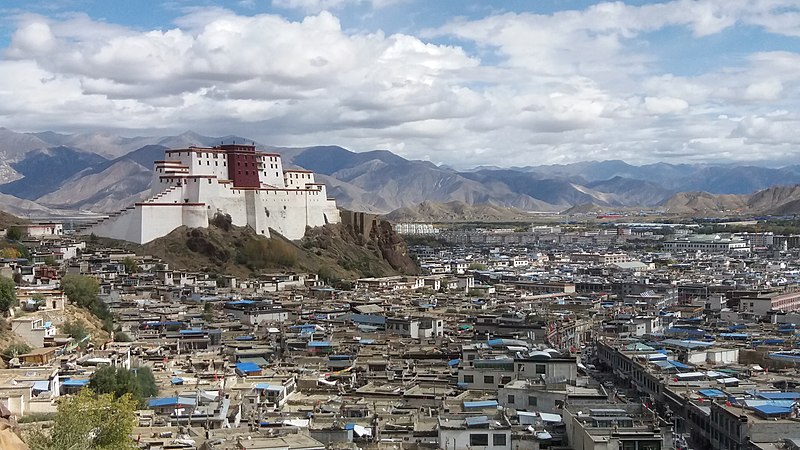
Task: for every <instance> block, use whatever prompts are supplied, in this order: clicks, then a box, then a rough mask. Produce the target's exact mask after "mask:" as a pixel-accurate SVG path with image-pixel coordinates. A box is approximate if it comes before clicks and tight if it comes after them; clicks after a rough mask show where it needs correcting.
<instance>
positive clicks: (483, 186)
mask: <svg viewBox="0 0 800 450" xmlns="http://www.w3.org/2000/svg"><path fill="white" fill-rule="evenodd" d="M237 140H238V141H240V142H245V141H248V142H249V139H246V138H244V137H238V136H223V137H209V136H202V135H199V134H197V133H193V132H187V133H183V134H181V135H177V136H161V137H134V138H127V137H121V136H116V135H111V134H101V133H94V134H92V133H89V134H75V135H65V134H59V133H53V132H43V133H18V132H15V131H12V130H8V129H0V183H2V185H0V205H2V208H3V209H5V210H6V211H9V212H12V213H15V214H20V215H22V216H26V215H48V214H58V213H64V212H65V211H73V212H74V211H91V212H111V211H115V210H118V209H120V208H123V207H125V206H126V205H128V204H130V203H132V202H134V201H137V200H139V199H141V198H143V197H144V196H146V194H147V192H148V191H149V184H150V180H151V177H152V163H153V161H154V160H156V159H160V158H162V157H163V152H164V150H165V149H167V148H174V147H181V146H189V145H199V146H211V145H215V144H219V143H220V142H223V141H224V142H232V141H237ZM260 147H261V148H262V149H264V150H270V151H276V152H279V153H281V154H282V155H283V160H284V165H285V166H286V167H297V168H304V169H308V170H312V171H314V172H316V173H317V174H318V179H319V181H320V182H324V183H326V184H327V185H328V192H329V194H330V195H332V196H333V197H336V199H337V201H338V203H339V205H340V206H342V207H345V208H348V209H352V210H359V211H368V212H375V213H384V214H385V213H389V212H391V211H395V210H398V209H401V208H403V209H402V210H400V211H399V212H396V213H395V214H394V217H397V218H400V217H407V218H411V217H419V218H420V220H425V219H424V218H425V217H428V219H427V220H431V219H432V217H433V216H436V215H437V214H438V215H443V216H445V217H447V216H448V215H450V216H453V217H455V216H459V215H460V216H469V215H470V214H473V215H478V216H480V215H484V216H486V217H488V218H491V217H495V218H497V220H501V219H500V218H501V217H502V218H508V217H514V216H519V215H520V214H523V215H524V213H525V212H526V211H549V212H562V211H567V210H569V211H570V212H575V213H579V212H584V213H595V212H600V211H613V210H616V209H620V210H623V209H630V208H645V209H649V210H657V211H661V212H666V213H674V214H681V215H684V214H685V215H689V214H736V213H741V214H748V213H765V214H766V213H769V214H794V213H797V212H798V211H800V188H798V187H797V186H795V185H797V184H800V166H787V167H782V168H766V167H756V166H749V165H726V164H720V165H704V164H667V163H657V164H649V165H643V166H634V165H631V164H627V163H625V162H623V161H588V162H580V163H574V164H565V165H541V166H526V167H512V168H497V167H481V168H476V169H472V170H462V171H458V170H454V169H451V168H449V167H446V166H437V165H435V164H433V163H430V162H427V161H417V160H407V159H404V158H402V157H400V156H398V155H395V154H393V153H391V152H389V151H385V150H375V151H369V152H361V153H355V152H351V151H349V150H346V149H344V148H341V147H336V146H318V147H306V148H277V147H268V146H264V145H260ZM775 186H780V187H775ZM423 202H426V203H425V205H426V206H424V207H422V208H421V207H420V204H422V203H423ZM447 203H449V206H446V207H444V209H442V207H441V206H436V205H439V204H447ZM461 205H464V206H461ZM469 205H488V206H490V207H492V208H499V209H496V210H492V209H491V208H488V209H487V208H482V209H480V211H479V210H469V209H468V207H469ZM505 208H513V209H511V210H505ZM448 211H449V212H448ZM452 211H455V212H452ZM390 217H392V216H390Z"/></svg>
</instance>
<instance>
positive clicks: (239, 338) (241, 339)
mask: <svg viewBox="0 0 800 450" xmlns="http://www.w3.org/2000/svg"><path fill="white" fill-rule="evenodd" d="M253 339H255V338H254V337H253V336H236V337H235V338H233V340H235V341H252V340H253Z"/></svg>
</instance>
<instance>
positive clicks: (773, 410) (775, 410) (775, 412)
mask: <svg viewBox="0 0 800 450" xmlns="http://www.w3.org/2000/svg"><path fill="white" fill-rule="evenodd" d="M753 409H754V410H756V411H758V412H760V413H761V414H764V415H766V416H780V415H783V414H790V413H791V412H792V408H791V407H786V406H773V405H762V406H755V407H753Z"/></svg>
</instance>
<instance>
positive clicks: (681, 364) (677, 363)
mask: <svg viewBox="0 0 800 450" xmlns="http://www.w3.org/2000/svg"><path fill="white" fill-rule="evenodd" d="M668 362H669V363H670V364H671V365H672V366H674V367H677V368H678V369H691V368H692V367H691V366H687V365H686V364H684V363H682V362H680V361H674V360H670V361H668Z"/></svg>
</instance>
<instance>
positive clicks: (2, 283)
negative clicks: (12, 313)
mask: <svg viewBox="0 0 800 450" xmlns="http://www.w3.org/2000/svg"><path fill="white" fill-rule="evenodd" d="M16 305H17V287H16V285H15V284H14V280H12V279H11V278H6V277H0V313H6V312H8V310H10V309H11V308H12V307H14V306H16Z"/></svg>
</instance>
